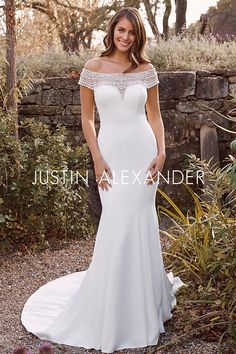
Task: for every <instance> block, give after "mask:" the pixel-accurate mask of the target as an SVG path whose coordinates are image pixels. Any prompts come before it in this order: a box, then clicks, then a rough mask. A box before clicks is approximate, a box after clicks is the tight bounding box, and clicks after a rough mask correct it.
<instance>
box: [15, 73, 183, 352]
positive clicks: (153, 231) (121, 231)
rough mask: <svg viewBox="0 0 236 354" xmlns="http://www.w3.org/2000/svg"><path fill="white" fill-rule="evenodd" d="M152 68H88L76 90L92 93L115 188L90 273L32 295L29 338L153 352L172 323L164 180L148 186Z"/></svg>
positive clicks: (176, 281) (26, 316) (105, 200)
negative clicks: (162, 223)
mask: <svg viewBox="0 0 236 354" xmlns="http://www.w3.org/2000/svg"><path fill="white" fill-rule="evenodd" d="M158 82H159V81H158V78H157V73H156V71H155V70H154V68H153V69H151V70H148V71H144V72H139V73H129V74H123V73H121V74H111V73H97V72H93V71H90V70H87V69H85V68H84V69H83V70H82V73H81V75H80V80H79V84H80V85H83V86H87V87H89V88H90V89H92V90H94V98H95V103H96V106H97V109H98V112H99V116H100V130H99V134H98V144H99V148H100V151H101V154H102V156H103V158H104V159H105V161H106V162H107V163H108V165H109V167H110V169H111V171H112V175H113V179H111V178H110V177H109V176H108V175H107V174H106V175H104V178H107V179H108V180H109V182H110V183H111V185H112V187H109V190H108V191H106V190H102V189H101V188H100V187H99V194H100V198H101V203H102V214H101V218H100V222H99V225H98V230H97V235H96V241H95V246H94V251H93V257H92V261H91V263H90V265H89V267H88V269H87V270H84V271H81V272H75V273H72V274H69V275H65V276H62V277H60V278H57V279H54V280H52V281H50V282H48V283H46V284H45V285H43V286H41V287H40V288H39V289H38V290H37V291H36V292H34V293H33V294H32V295H31V296H30V297H29V298H28V300H27V302H26V303H25V305H24V308H23V311H22V314H21V321H22V324H23V325H24V327H25V328H26V329H27V331H29V332H31V333H33V334H35V335H36V336H37V337H39V338H41V339H45V340H49V341H52V342H55V343H59V344H67V345H70V346H75V347H83V348H87V349H91V348H94V349H96V350H101V351H102V352H103V353H113V352H114V351H115V350H119V349H125V348H138V347H145V346H149V345H156V344H157V343H158V338H159V335H160V333H162V332H164V325H163V323H164V322H165V321H167V320H168V319H170V318H171V317H172V313H171V310H172V309H173V307H174V305H175V304H176V297H175V293H176V291H177V290H178V288H179V287H181V286H182V285H183V282H182V281H181V280H180V278H179V277H174V276H173V274H172V273H171V272H170V273H168V274H166V272H165V270H164V266H163V260H162V254H161V246H160V239H159V224H158V218H157V214H156V208H155V196H156V189H157V186H158V183H159V181H156V182H155V183H153V184H149V185H148V184H147V183H146V181H147V178H149V177H150V175H149V172H148V171H147V169H148V167H149V164H150V162H151V161H152V159H153V158H154V157H155V156H156V155H157V154H158V148H157V144H156V139H155V135H154V133H153V131H152V129H151V127H150V125H149V123H148V120H147V116H146V113H145V102H146V99H147V89H148V88H150V87H152V86H153V85H156V84H157V83H158Z"/></svg>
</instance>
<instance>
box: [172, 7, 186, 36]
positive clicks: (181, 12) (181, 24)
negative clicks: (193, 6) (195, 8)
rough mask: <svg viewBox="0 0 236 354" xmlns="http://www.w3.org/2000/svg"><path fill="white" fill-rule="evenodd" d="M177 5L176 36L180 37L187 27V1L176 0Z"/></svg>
mask: <svg viewBox="0 0 236 354" xmlns="http://www.w3.org/2000/svg"><path fill="white" fill-rule="evenodd" d="M175 5H176V22H175V34H176V35H179V34H181V33H182V32H183V30H184V29H185V27H186V11H187V0H175Z"/></svg>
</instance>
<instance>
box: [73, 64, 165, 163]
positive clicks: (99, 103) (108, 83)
mask: <svg viewBox="0 0 236 354" xmlns="http://www.w3.org/2000/svg"><path fill="white" fill-rule="evenodd" d="M158 83H159V80H158V77H157V73H156V70H155V69H154V68H152V69H150V70H146V71H141V72H135V73H100V72H94V71H90V70H87V69H85V68H83V70H82V72H81V74H80V79H79V84H80V85H82V86H86V87H88V88H90V89H92V90H93V91H94V100H95V103H96V107H97V110H98V113H99V118H100V129H99V134H98V143H99V147H100V150H101V151H102V154H103V156H105V157H106V159H107V161H109V162H110V163H111V164H112V166H113V167H114V166H116V167H117V166H119V167H120V166H131V162H130V160H132V161H135V156H136V154H139V155H140V160H139V163H140V164H141V165H142V164H143V161H142V159H146V158H147V156H148V155H150V158H151V156H155V154H156V149H157V147H156V139H155V135H154V132H153V130H152V128H151V126H150V125H149V123H148V120H147V116H146V113H145V103H146V100H147V89H148V88H150V87H152V86H155V85H157V84H158ZM127 151H129V155H128V160H127V158H126V155H127ZM144 152H145V153H144ZM131 156H132V159H131V158H130V157H131ZM126 160H127V161H126Z"/></svg>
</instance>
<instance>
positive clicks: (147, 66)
mask: <svg viewBox="0 0 236 354" xmlns="http://www.w3.org/2000/svg"><path fill="white" fill-rule="evenodd" d="M139 67H140V69H141V70H142V71H148V70H151V69H155V68H154V66H153V65H152V63H142V64H139Z"/></svg>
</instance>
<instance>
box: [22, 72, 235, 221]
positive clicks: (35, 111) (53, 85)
mask: <svg viewBox="0 0 236 354" xmlns="http://www.w3.org/2000/svg"><path fill="white" fill-rule="evenodd" d="M158 76H159V80H160V84H159V95H160V107H161V113H162V118H163V122H164V126H165V132H166V135H165V138H166V148H167V149H166V152H167V159H166V163H165V169H164V171H163V174H165V171H167V170H169V171H171V170H173V169H182V168H183V167H184V164H185V159H186V156H185V155H184V154H185V153H187V154H191V153H194V154H196V155H197V156H199V157H200V128H201V126H202V125H203V124H207V125H208V126H213V127H215V126H214V124H213V123H212V121H214V122H216V123H217V124H220V125H222V126H224V127H226V128H232V122H229V121H228V120H226V119H224V118H222V117H220V116H219V115H218V114H217V113H216V112H214V111H212V110H211V109H210V108H209V107H211V108H213V109H215V110H217V111H219V112H221V113H223V114H227V113H229V111H230V110H231V109H233V108H235V106H236V103H235V101H234V100H233V99H232V98H233V97H232V94H236V69H235V70H225V71H223V70H222V71H220V70H213V71H211V72H210V71H181V72H159V73H158ZM19 112H20V117H21V118H23V117H29V116H30V117H35V119H36V120H38V121H42V122H45V123H47V124H50V125H55V124H57V123H61V124H63V125H64V126H66V127H67V128H68V129H67V131H68V138H69V139H70V140H71V141H72V142H73V143H74V144H82V143H83V142H84V141H85V140H84V136H83V133H82V128H81V117H80V115H81V107H80V94H79V85H78V77H77V78H61V77H56V78H47V79H45V80H38V81H35V85H34V89H33V90H32V91H31V92H30V94H29V95H28V96H27V97H24V98H23V99H22V102H21V105H20V110H19ZM95 123H96V130H97V132H98V130H99V116H98V112H97V110H96V109H95ZM217 133H218V146H219V156H220V161H221V162H222V161H223V159H224V158H225V157H226V155H227V154H228V152H229V144H230V141H231V140H232V135H231V134H229V133H227V132H225V131H223V130H221V129H219V128H217ZM90 172H91V176H92V177H91V188H90V191H91V194H90V197H91V205H93V211H94V213H95V215H97V217H99V215H100V211H101V205H100V200H99V196H98V193H97V185H96V183H94V180H93V170H92V168H91V171H90ZM160 186H162V189H163V190H165V191H166V192H167V193H168V195H169V196H170V197H171V198H173V199H174V200H175V201H177V202H178V203H180V204H181V205H186V204H187V203H186V200H189V197H187V198H186V193H185V191H183V188H182V187H181V186H178V185H172V186H171V185H166V184H165V185H162V184H160Z"/></svg>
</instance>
